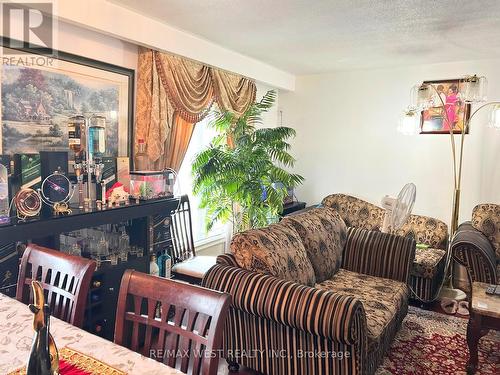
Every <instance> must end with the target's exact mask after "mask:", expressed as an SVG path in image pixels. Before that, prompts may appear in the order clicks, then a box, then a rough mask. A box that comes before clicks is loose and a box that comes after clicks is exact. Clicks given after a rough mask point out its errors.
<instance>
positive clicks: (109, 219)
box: [0, 198, 179, 339]
mask: <svg viewBox="0 0 500 375" xmlns="http://www.w3.org/2000/svg"><path fill="white" fill-rule="evenodd" d="M178 204H179V200H178V199H177V198H164V199H156V200H150V201H144V202H140V203H135V202H130V204H129V205H126V206H122V207H117V208H112V209H106V210H103V211H92V212H83V211H79V210H78V209H73V212H72V213H71V214H70V215H66V216H57V217H56V216H48V217H40V218H35V219H31V220H29V221H26V222H22V221H18V220H16V219H13V220H12V222H11V224H8V225H3V226H0V248H2V247H3V248H12V249H13V251H15V246H10V247H9V244H10V245H12V244H15V243H18V242H24V243H26V242H32V243H35V244H38V245H42V246H47V247H50V248H54V249H59V235H60V234H61V233H67V232H72V231H75V230H78V229H83V228H90V227H97V226H101V225H105V224H117V223H121V222H126V221H128V222H129V223H130V225H129V236H130V243H131V245H136V246H140V247H142V248H143V249H144V255H143V256H142V257H135V256H129V259H128V261H127V262H120V263H118V264H117V265H114V266H111V265H110V264H107V263H103V265H102V266H101V267H100V268H99V269H97V270H96V272H95V273H94V276H93V279H92V284H91V290H90V292H89V296H88V300H87V307H86V314H85V316H86V318H85V323H84V329H86V330H87V331H89V332H92V333H94V334H97V335H99V336H102V337H105V338H107V339H112V338H113V333H114V322H115V314H116V305H117V300H118V292H119V289H120V282H121V278H122V276H123V273H124V272H125V270H126V269H135V270H138V271H141V272H146V273H149V262H150V254H152V253H158V252H159V251H161V250H162V249H163V250H164V249H169V248H170V247H171V241H169V240H170V237H169V235H167V233H169V232H170V231H169V229H168V225H167V224H168V223H169V217H170V214H171V212H172V211H173V210H175V209H176V208H177V207H178ZM158 223H160V224H161V225H156V226H155V224H158ZM160 237H161V239H162V244H161V247H158V246H157V244H158V239H159V238H160ZM166 251H168V250H166ZM2 256H5V258H7V256H6V254H2ZM11 258H13V257H12V254H11V255H10V258H9V259H10V260H12V259H11ZM15 258H16V259H17V257H15ZM17 264H18V263H17V262H13V261H9V262H1V260H0V275H5V274H7V273H8V274H10V275H11V276H10V277H11V284H12V283H15V280H17V272H18V269H17ZM6 267H9V268H10V269H7V270H6V269H4V268H6ZM11 292H12V291H11Z"/></svg>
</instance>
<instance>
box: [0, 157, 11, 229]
mask: <svg viewBox="0 0 500 375" xmlns="http://www.w3.org/2000/svg"><path fill="white" fill-rule="evenodd" d="M9 221H10V219H9V183H8V173H7V168H6V167H5V166H4V165H2V164H0V224H6V223H8V222H9Z"/></svg>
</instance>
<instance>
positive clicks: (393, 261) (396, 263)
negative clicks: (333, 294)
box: [342, 228, 416, 283]
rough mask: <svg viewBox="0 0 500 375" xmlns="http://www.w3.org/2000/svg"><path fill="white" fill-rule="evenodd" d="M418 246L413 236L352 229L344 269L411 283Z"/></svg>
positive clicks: (348, 239) (343, 264) (348, 232)
mask: <svg viewBox="0 0 500 375" xmlns="http://www.w3.org/2000/svg"><path fill="white" fill-rule="evenodd" d="M415 247H416V245H415V240H414V239H413V238H409V237H401V236H397V235H394V234H388V233H382V232H376V231H369V230H364V229H359V228H349V229H348V230H347V243H346V245H345V248H344V257H343V263H342V268H345V269H347V270H349V271H353V272H358V273H364V274H366V275H372V276H378V277H385V278H387V279H393V280H398V281H402V282H404V283H407V282H408V279H409V276H410V268H411V264H412V262H413V259H415Z"/></svg>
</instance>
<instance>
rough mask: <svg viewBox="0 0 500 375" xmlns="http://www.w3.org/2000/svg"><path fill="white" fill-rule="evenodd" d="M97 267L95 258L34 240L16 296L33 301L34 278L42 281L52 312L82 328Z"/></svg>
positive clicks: (22, 268)
mask: <svg viewBox="0 0 500 375" xmlns="http://www.w3.org/2000/svg"><path fill="white" fill-rule="evenodd" d="M95 268H96V263H95V261H93V260H89V259H85V258H82V257H78V256H73V255H68V254H65V253H62V252H60V251H57V250H53V249H49V248H46V247H42V246H38V245H33V244H31V245H29V246H28V247H27V248H26V250H25V251H24V254H23V257H22V259H21V264H20V266H19V276H18V279H17V290H16V299H17V300H18V301H21V302H23V303H26V304H28V303H32V302H33V291H32V289H31V281H33V280H36V281H39V282H40V283H41V284H42V287H43V289H44V294H45V303H47V304H48V305H49V307H50V311H51V314H52V316H54V317H56V318H58V319H61V320H63V321H65V322H68V323H70V324H72V325H74V326H76V327H79V328H81V327H82V326H83V321H84V317H85V305H86V302H87V297H88V292H89V288H90V283H91V281H92V275H93V273H94V271H95Z"/></svg>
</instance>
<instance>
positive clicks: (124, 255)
mask: <svg viewBox="0 0 500 375" xmlns="http://www.w3.org/2000/svg"><path fill="white" fill-rule="evenodd" d="M129 248H130V237H129V235H128V234H127V232H126V231H125V227H123V228H122V230H121V234H120V238H119V240H118V251H119V257H120V261H122V262H126V261H128V252H129Z"/></svg>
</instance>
